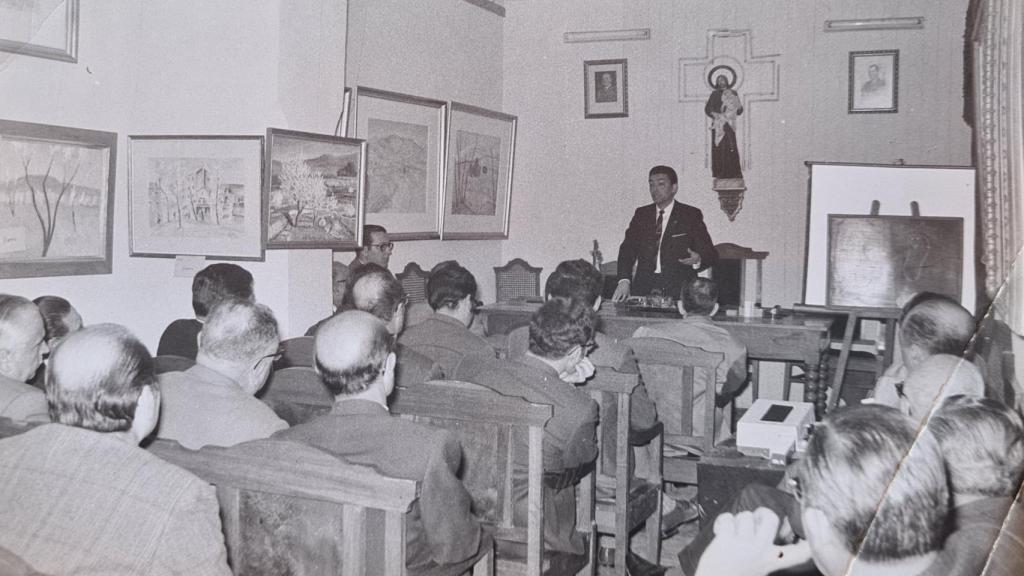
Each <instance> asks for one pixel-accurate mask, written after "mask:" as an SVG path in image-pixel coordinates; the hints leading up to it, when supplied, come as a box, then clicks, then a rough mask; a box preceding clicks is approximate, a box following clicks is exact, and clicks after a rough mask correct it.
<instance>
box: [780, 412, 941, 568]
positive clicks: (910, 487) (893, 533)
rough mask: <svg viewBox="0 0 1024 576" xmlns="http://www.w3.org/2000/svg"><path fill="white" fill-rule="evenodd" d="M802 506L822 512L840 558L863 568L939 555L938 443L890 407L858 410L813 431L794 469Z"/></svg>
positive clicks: (830, 419) (832, 417)
mask: <svg viewBox="0 0 1024 576" xmlns="http://www.w3.org/2000/svg"><path fill="white" fill-rule="evenodd" d="M796 477H797V479H798V481H799V483H800V486H801V487H802V489H803V503H802V505H803V506H804V507H805V508H806V507H811V508H815V509H817V510H819V511H821V512H822V513H823V514H825V516H826V517H827V518H828V520H829V521H830V522H831V524H832V525H833V526H834V527H835V529H836V532H837V534H839V535H840V537H841V538H842V540H843V543H844V545H845V547H846V550H847V552H849V553H851V554H860V557H861V558H862V559H864V560H866V561H869V562H873V561H878V562H885V561H893V560H901V559H904V558H911V557H914V556H919V555H923V554H927V553H929V552H933V551H936V550H939V549H941V548H942V541H943V538H944V537H945V520H946V516H947V510H948V505H949V504H948V499H949V491H948V489H947V486H946V474H945V471H944V469H943V459H942V454H941V452H940V451H939V446H938V442H936V440H935V438H934V437H932V436H931V435H930V434H927V433H926V434H921V435H920V436H918V435H917V425H916V423H915V422H914V420H912V419H911V418H910V417H909V416H905V415H903V414H901V413H900V412H899V411H898V410H896V409H895V408H890V407H888V406H882V405H880V404H860V405H855V406H851V407H849V408H844V409H841V410H838V411H836V412H834V413H832V414H830V415H829V416H828V418H826V419H825V420H823V421H822V422H821V423H819V424H817V425H816V426H815V428H814V434H813V435H812V436H811V438H810V441H809V442H808V445H807V452H806V453H805V455H804V457H803V458H802V459H801V460H800V461H799V463H798V464H797V465H796Z"/></svg>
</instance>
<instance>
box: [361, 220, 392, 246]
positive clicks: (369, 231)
mask: <svg viewBox="0 0 1024 576" xmlns="http://www.w3.org/2000/svg"><path fill="white" fill-rule="evenodd" d="M375 233H376V234H387V233H388V231H387V229H386V228H384V227H383V226H379V225H377V224H367V225H365V226H363V245H362V248H366V247H367V246H369V245H370V243H371V242H373V235H374V234H375Z"/></svg>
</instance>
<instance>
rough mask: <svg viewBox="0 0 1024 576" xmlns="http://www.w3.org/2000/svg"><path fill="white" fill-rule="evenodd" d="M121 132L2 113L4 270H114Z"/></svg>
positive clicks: (0, 237) (29, 273)
mask: <svg viewBox="0 0 1024 576" xmlns="http://www.w3.org/2000/svg"><path fill="white" fill-rule="evenodd" d="M116 156H117V134H115V133H113V132H97V131H95V130H82V129H79V128H67V127H63V126H50V125H46V124H31V123H28V122H14V121H11V120H0V278H24V277H33V276H67V275H73V274H110V271H111V255H112V241H113V240H112V239H113V226H114V175H115V173H116V168H115V167H116Z"/></svg>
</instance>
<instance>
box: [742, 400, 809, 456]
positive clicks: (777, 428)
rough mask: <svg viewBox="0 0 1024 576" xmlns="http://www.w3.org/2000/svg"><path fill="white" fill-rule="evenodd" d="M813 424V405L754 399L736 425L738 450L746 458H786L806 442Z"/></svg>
mask: <svg viewBox="0 0 1024 576" xmlns="http://www.w3.org/2000/svg"><path fill="white" fill-rule="evenodd" d="M811 424H814V404H810V403H808V402H786V401H784V400H766V399H759V400H755V401H754V404H753V405H752V406H751V407H750V409H749V410H747V412H746V414H744V415H743V417H742V418H740V421H739V423H738V424H737V425H736V448H737V449H738V450H739V451H740V452H742V453H743V454H745V455H747V456H759V457H761V458H772V459H784V458H785V457H786V456H787V455H788V454H789V452H790V451H791V450H793V449H794V447H795V446H796V444H797V443H798V442H800V441H802V440H806V439H807V434H808V432H809V431H810V428H811V426H810V425H811Z"/></svg>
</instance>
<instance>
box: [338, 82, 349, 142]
mask: <svg viewBox="0 0 1024 576" xmlns="http://www.w3.org/2000/svg"><path fill="white" fill-rule="evenodd" d="M351 109H352V89H351V88H345V93H344V94H343V95H342V97H341V114H340V115H339V116H338V123H337V124H335V126H334V135H335V136H341V137H342V138H345V137H347V136H348V122H349V116H350V114H349V111H350V110H351Z"/></svg>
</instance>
